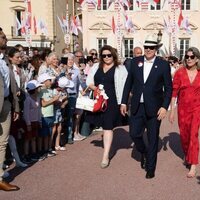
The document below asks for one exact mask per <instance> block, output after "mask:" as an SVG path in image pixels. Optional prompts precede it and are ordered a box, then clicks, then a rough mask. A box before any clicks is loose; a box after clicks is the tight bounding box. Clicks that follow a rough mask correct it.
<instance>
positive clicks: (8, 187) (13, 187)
mask: <svg viewBox="0 0 200 200" xmlns="http://www.w3.org/2000/svg"><path fill="white" fill-rule="evenodd" d="M0 190H4V191H17V190H19V187H17V186H16V185H11V184H10V183H6V182H5V181H0Z"/></svg>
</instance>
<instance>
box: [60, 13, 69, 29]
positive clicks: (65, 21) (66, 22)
mask: <svg viewBox="0 0 200 200" xmlns="http://www.w3.org/2000/svg"><path fill="white" fill-rule="evenodd" d="M62 24H63V25H64V30H65V32H67V31H68V30H69V22H68V16H67V15H66V16H63V17H62Z"/></svg>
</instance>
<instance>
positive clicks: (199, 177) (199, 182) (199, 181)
mask: <svg viewBox="0 0 200 200" xmlns="http://www.w3.org/2000/svg"><path fill="white" fill-rule="evenodd" d="M196 178H197V181H198V182H197V183H198V184H200V176H197V177H196Z"/></svg>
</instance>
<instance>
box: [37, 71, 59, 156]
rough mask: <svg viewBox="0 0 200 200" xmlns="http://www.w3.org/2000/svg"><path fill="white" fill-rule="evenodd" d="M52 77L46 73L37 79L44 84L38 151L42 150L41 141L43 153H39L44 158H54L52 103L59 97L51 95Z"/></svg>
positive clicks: (41, 95)
mask: <svg viewBox="0 0 200 200" xmlns="http://www.w3.org/2000/svg"><path fill="white" fill-rule="evenodd" d="M54 78H55V77H52V76H50V75H48V74H47V73H43V74H41V75H40V76H39V77H38V81H39V82H40V83H41V84H44V87H43V88H42V89H41V91H40V100H41V107H42V109H41V111H42V128H41V130H40V132H39V135H40V140H39V141H40V142H39V150H40V151H41V150H42V139H43V140H44V152H42V151H41V153H42V154H43V156H44V158H45V157H51V156H55V155H56V152H55V151H53V150H52V128H53V125H54V121H55V119H54V103H55V102H57V101H58V100H59V98H60V95H55V96H54V94H53V90H52V89H51V86H52V79H54Z"/></svg>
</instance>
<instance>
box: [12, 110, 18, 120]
mask: <svg viewBox="0 0 200 200" xmlns="http://www.w3.org/2000/svg"><path fill="white" fill-rule="evenodd" d="M18 119H19V113H17V112H14V113H13V121H16V120H18Z"/></svg>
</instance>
